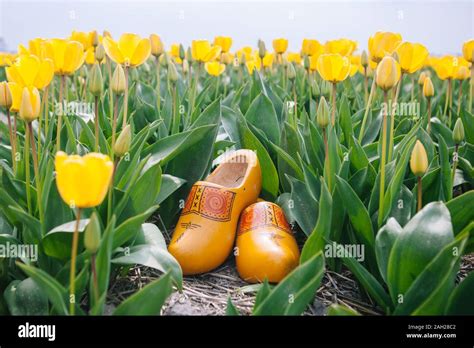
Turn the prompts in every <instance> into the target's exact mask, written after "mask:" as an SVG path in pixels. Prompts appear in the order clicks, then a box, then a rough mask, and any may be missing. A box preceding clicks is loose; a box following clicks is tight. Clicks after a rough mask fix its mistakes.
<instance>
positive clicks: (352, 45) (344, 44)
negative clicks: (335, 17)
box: [324, 39, 357, 56]
mask: <svg viewBox="0 0 474 348" xmlns="http://www.w3.org/2000/svg"><path fill="white" fill-rule="evenodd" d="M356 48H357V42H355V41H352V40H349V39H337V40H330V41H327V42H326V43H325V44H324V51H325V53H330V54H331V53H332V54H336V53H339V54H340V55H341V56H349V55H351V54H352V53H353V52H354V51H355V50H356Z"/></svg>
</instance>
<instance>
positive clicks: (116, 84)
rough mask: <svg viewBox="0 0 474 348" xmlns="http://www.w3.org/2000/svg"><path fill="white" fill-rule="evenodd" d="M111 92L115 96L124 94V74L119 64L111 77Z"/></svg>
mask: <svg viewBox="0 0 474 348" xmlns="http://www.w3.org/2000/svg"><path fill="white" fill-rule="evenodd" d="M111 84H112V91H113V92H114V93H115V94H122V93H123V92H125V72H124V71H123V68H122V66H121V65H120V64H117V67H116V68H115V71H114V73H113V75H112V81H111Z"/></svg>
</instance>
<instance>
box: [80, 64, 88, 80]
mask: <svg viewBox="0 0 474 348" xmlns="http://www.w3.org/2000/svg"><path fill="white" fill-rule="evenodd" d="M87 75H88V72H87V68H86V66H85V65H83V66H82V67H81V68H80V69H79V76H80V77H82V78H86V77H87Z"/></svg>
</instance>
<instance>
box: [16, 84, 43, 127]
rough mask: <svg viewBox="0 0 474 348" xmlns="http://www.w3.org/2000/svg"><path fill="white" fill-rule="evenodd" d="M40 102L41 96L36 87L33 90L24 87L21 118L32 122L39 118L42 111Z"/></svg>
mask: <svg viewBox="0 0 474 348" xmlns="http://www.w3.org/2000/svg"><path fill="white" fill-rule="evenodd" d="M40 104H41V98H40V95H39V92H38V90H37V89H36V88H34V87H33V89H32V90H29V89H28V87H24V88H23V92H22V94H21V104H20V112H19V116H20V118H21V119H22V120H24V121H26V122H32V121H34V120H35V119H37V118H38V116H39V113H40V107H41V105H40Z"/></svg>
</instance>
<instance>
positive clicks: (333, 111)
mask: <svg viewBox="0 0 474 348" xmlns="http://www.w3.org/2000/svg"><path fill="white" fill-rule="evenodd" d="M336 91H337V90H336V83H335V82H333V84H332V95H331V100H332V110H331V123H332V126H333V127H334V125H335V124H336Z"/></svg>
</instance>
